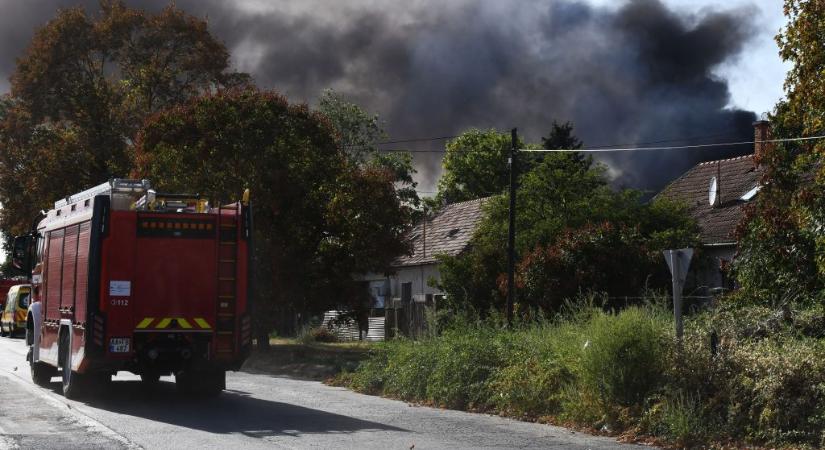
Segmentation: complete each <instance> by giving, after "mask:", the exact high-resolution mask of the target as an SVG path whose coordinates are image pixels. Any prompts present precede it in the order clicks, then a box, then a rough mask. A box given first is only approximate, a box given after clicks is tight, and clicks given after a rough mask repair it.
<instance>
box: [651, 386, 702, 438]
mask: <svg viewBox="0 0 825 450" xmlns="http://www.w3.org/2000/svg"><path fill="white" fill-rule="evenodd" d="M642 423H643V424H644V425H643V426H644V427H645V428H647V429H648V430H649V431H650V432H651V433H652V434H654V435H656V436H659V437H663V438H666V439H668V440H669V441H671V442H673V443H675V444H676V446H677V447H680V448H695V447H697V444H701V443H703V442H706V440H707V438H708V437H710V436H711V435H712V433H713V431H712V430H711V427H710V426H709V422H708V420H707V417H706V415H705V411H704V408H703V404H702V401H701V400H700V399H699V397H698V396H696V395H693V394H683V393H681V392H677V393H675V394H673V395H670V396H667V397H665V398H664V399H663V400H662V401H661V402H659V403H656V404H654V406H653V407H651V408H650V409H649V410H648V411H647V414H646V416H645V417H644V418H643V420H642Z"/></svg>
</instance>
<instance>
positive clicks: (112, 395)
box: [0, 338, 640, 449]
mask: <svg viewBox="0 0 825 450" xmlns="http://www.w3.org/2000/svg"><path fill="white" fill-rule="evenodd" d="M25 350H26V349H25V346H24V344H23V341H22V340H20V339H13V340H12V339H8V338H0V448H61V449H62V448H82V449H91V448H106V449H109V448H147V449H156V448H157V449H166V448H170V449H171V448H176V449H179V448H199V449H210V448H221V449H226V448H244V449H247V448H253V449H254V448H336V449H339V448H358V449H366V448H375V449H396V448H397V449H411V448H415V449H431V448H449V449H471V448H472V449H484V448H500V449H501V448H571V449H607V448H627V449H638V448H640V447H638V446H632V445H621V444H618V443H617V442H615V441H614V440H612V439H608V438H601V437H592V436H587V435H583V434H580V433H575V432H571V431H569V430H566V429H563V428H557V427H552V426H546V425H538V424H532V423H524V422H518V421H513V420H508V419H503V418H499V417H494V416H487V415H481V414H469V413H463V412H458V411H446V410H440V409H434V408H423V407H413V406H409V405H407V404H406V403H404V402H398V401H393V400H387V399H382V398H378V397H372V396H366V395H360V394H355V393H352V392H350V391H347V390H345V389H341V388H334V387H329V386H325V385H323V384H321V383H318V382H313V381H303V380H295V379H290V378H284V377H274V376H268V375H254V374H248V373H230V374H229V376H228V377H227V387H228V390H227V391H226V392H224V393H223V394H222V395H221V396H220V397H218V398H215V399H211V400H197V399H188V398H185V397H181V396H179V395H177V393H176V391H175V389H174V384H173V382H172V380H171V379H166V378H164V379H163V382H162V383H161V385H160V386H159V387H158V388H157V389H155V390H154V391H147V390H145V389H144V388H143V387H142V386H141V385H140V382H139V380H138V378H137V377H135V376H133V375H131V374H127V373H125V372H121V373H120V374H118V376H117V377H116V378H115V382H114V383H113V384H112V386H111V387H110V388H109V389H108V390H107V392H105V393H99V394H96V395H91V396H89V397H88V398H86V399H84V400H82V401H72V400H66V399H65V398H63V397H62V396H61V395H59V394H58V393H57V392H58V388H59V384H58V383H57V382H56V381H57V378H55V379H54V381H55V382H54V383H53V386H52V389H46V388H41V387H38V386H36V385H34V384H33V383H32V382H31V380H30V377H29V371H28V365H27V364H26V361H25ZM413 446H414V447H413Z"/></svg>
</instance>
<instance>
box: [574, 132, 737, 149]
mask: <svg viewBox="0 0 825 450" xmlns="http://www.w3.org/2000/svg"><path fill="white" fill-rule="evenodd" d="M739 134H740V133H716V134H706V135H704V136H691V137H685V138H672V139H662V140H658V141H647V142H634V143H629V144H603V145H590V146H588V148H611V147H623V146H640V145H652V144H664V143H666V142H680V141H696V140H699V139H710V138H713V137H722V136H737V135H739Z"/></svg>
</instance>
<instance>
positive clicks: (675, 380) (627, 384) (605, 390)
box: [339, 303, 825, 447]
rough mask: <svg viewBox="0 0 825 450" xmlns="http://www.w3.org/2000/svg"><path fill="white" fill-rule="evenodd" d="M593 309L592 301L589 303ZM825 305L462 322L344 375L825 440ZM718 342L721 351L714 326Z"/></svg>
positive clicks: (596, 413) (688, 439) (811, 442)
mask: <svg viewBox="0 0 825 450" xmlns="http://www.w3.org/2000/svg"><path fill="white" fill-rule="evenodd" d="M590 305H592V303H590ZM822 321H823V314H822V308H821V307H811V308H808V309H799V310H791V311H790V312H788V311H787V310H773V309H770V308H763V307H754V306H753V305H745V306H743V305H742V304H732V305H723V306H721V307H719V308H717V309H716V310H714V311H711V312H706V313H702V314H700V315H698V316H692V317H688V320H687V322H686V330H685V337H684V341H683V344H682V346H681V347H677V346H675V345H674V340H673V333H672V331H671V329H672V321H671V319H670V316H669V312H668V311H666V310H665V309H664V308H661V307H653V306H650V307H631V308H627V309H625V310H623V311H621V312H618V313H612V312H605V311H603V310H602V309H600V308H594V307H592V306H582V307H579V308H573V309H572V310H569V311H567V312H566V313H565V315H564V316H560V317H559V318H557V319H555V320H547V319H537V320H536V322H533V323H525V324H521V325H519V326H517V327H516V328H515V329H514V330H508V329H504V328H502V326H501V323H500V322H499V321H498V320H496V318H493V319H491V320H489V321H488V322H487V323H484V324H468V323H467V322H469V320H465V321H463V322H460V321H454V322H453V323H452V324H451V325H450V327H449V328H448V329H446V330H444V331H443V333H442V334H441V335H440V336H432V337H428V338H425V339H422V340H420V341H410V340H406V339H398V340H394V341H390V342H386V343H382V344H380V345H378V346H376V348H375V349H374V350H373V352H372V353H371V357H370V358H369V359H367V360H366V361H364V362H362V363H361V365H360V366H359V367H358V369H357V370H356V371H355V372H353V373H348V374H345V375H343V376H342V377H341V378H340V379H339V380H340V382H341V383H343V384H345V385H347V386H349V387H351V388H353V389H356V390H358V391H361V392H368V393H378V394H384V395H389V396H393V397H397V398H402V399H405V400H410V401H420V402H426V403H430V404H434V405H439V406H446V407H450V408H460V409H470V410H485V411H489V412H497V413H500V414H504V415H509V416H514V417H520V418H541V417H545V416H549V417H550V418H552V419H555V420H559V419H560V420H562V421H568V422H572V423H576V424H579V425H583V426H587V427H595V428H605V429H608V430H611V431H615V432H618V431H622V430H635V431H636V432H639V433H647V434H651V435H655V436H659V437H661V438H663V439H666V440H667V441H669V442H672V443H675V444H676V445H678V446H680V447H695V446H698V445H702V444H706V443H708V442H731V440H733V441H732V442H734V443H736V445H745V444H744V443H755V444H757V445H758V444H765V443H768V444H771V445H777V446H784V445H791V446H803V447H804V446H809V447H821V446H823V445H825V441H823V438H825V433H823V430H825V358H822V355H823V354H825V340H822V339H820V338H818V337H812V336H819V335H821V333H822V331H823V330H822V329H821V328H820V327H819V326H818V324H820V323H822ZM714 334H715V335H716V339H715V342H716V345H715V347H714V348H711V345H710V343H711V336H712V335H714Z"/></svg>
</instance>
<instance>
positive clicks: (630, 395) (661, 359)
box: [579, 307, 669, 407]
mask: <svg viewBox="0 0 825 450" xmlns="http://www.w3.org/2000/svg"><path fill="white" fill-rule="evenodd" d="M668 328H669V325H668V321H667V320H666V319H665V318H664V317H663V315H662V314H659V313H658V312H655V311H654V310H652V309H647V308H636V307H634V308H629V309H627V310H625V311H622V312H620V313H619V314H617V315H611V314H598V315H595V316H594V317H593V318H592V319H591V320H590V321H589V322H588V323H587V324H586V325H585V327H584V329H585V333H584V334H585V336H586V337H587V339H588V340H587V341H585V342H584V343H583V344H582V358H581V366H580V373H579V379H580V383H581V387H582V388H584V389H588V390H590V392H591V393H592V394H593V395H594V396H596V397H598V398H600V399H601V400H602V401H603V403H604V404H605V405H619V406H625V407H627V406H633V405H639V404H641V403H642V402H644V400H645V399H646V398H647V396H648V395H650V394H651V393H652V392H655V391H656V390H657V389H659V388H660V387H661V385H662V382H663V376H662V375H663V372H664V369H665V367H666V364H667V363H666V358H667V353H668V342H669V339H668Z"/></svg>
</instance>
